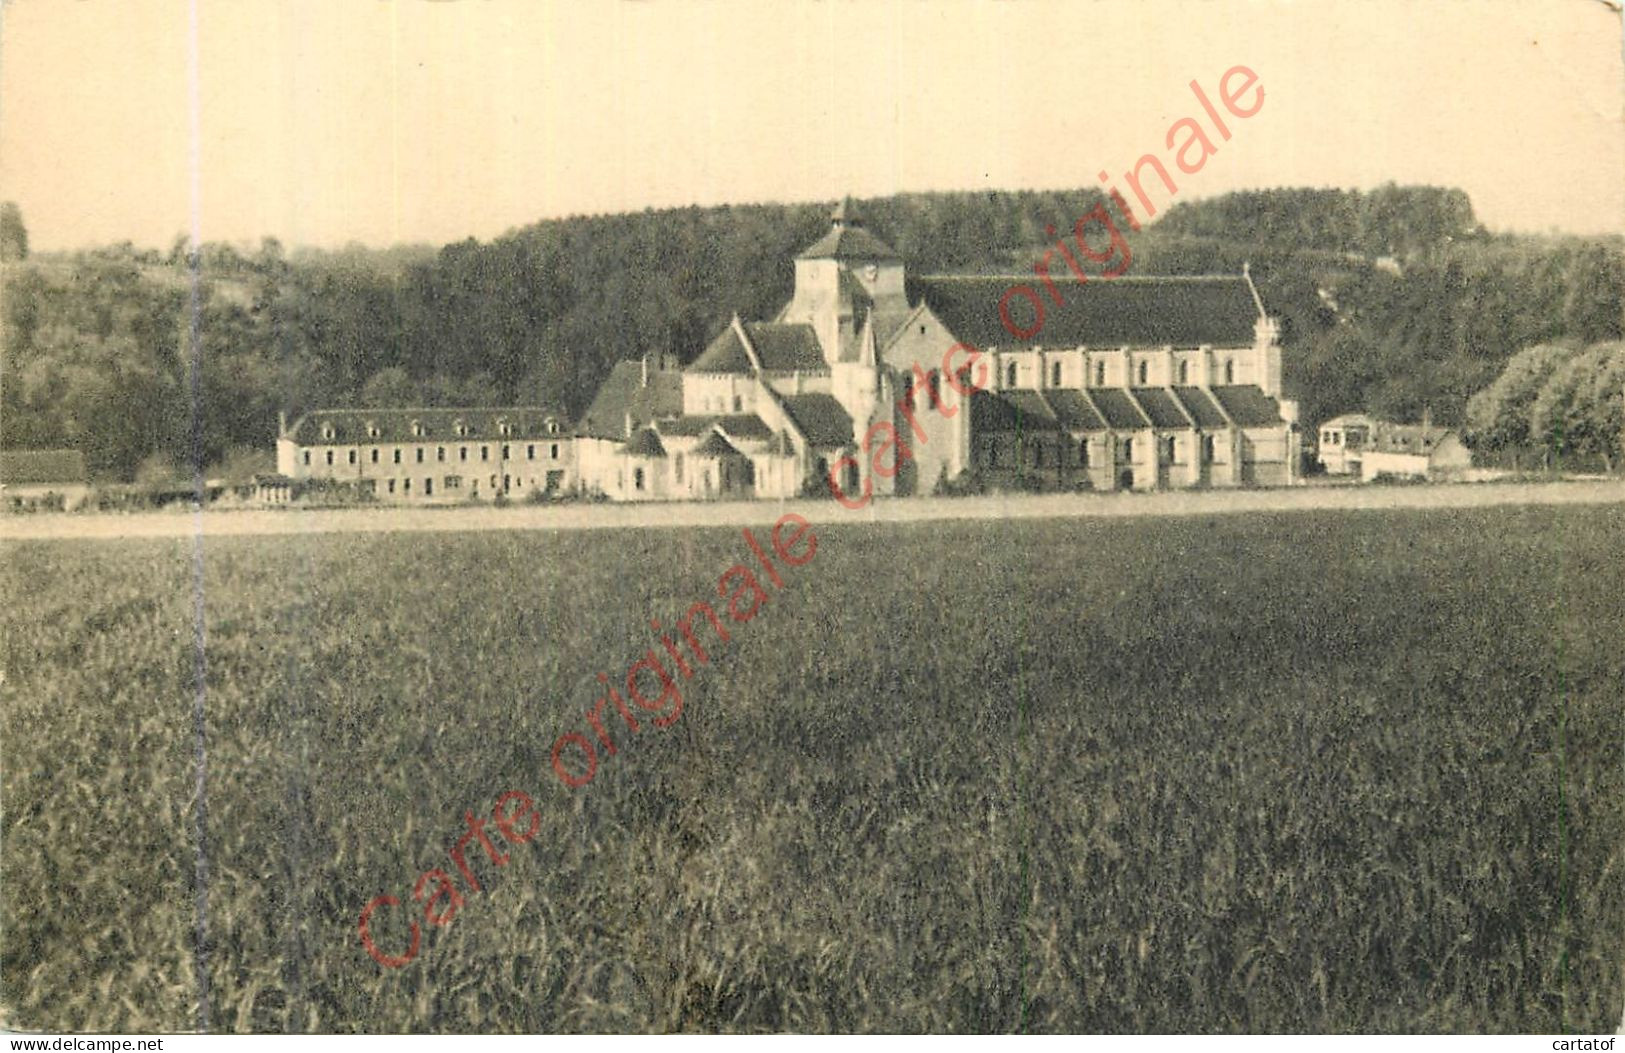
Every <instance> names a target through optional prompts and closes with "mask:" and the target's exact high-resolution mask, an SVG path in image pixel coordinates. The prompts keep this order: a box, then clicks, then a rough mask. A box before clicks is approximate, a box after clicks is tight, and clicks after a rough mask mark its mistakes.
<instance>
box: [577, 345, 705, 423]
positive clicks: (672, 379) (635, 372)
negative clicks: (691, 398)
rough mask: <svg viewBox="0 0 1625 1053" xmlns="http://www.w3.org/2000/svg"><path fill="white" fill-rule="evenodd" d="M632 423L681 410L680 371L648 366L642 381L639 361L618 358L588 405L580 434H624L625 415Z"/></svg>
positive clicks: (670, 415) (679, 413)
mask: <svg viewBox="0 0 1625 1053" xmlns="http://www.w3.org/2000/svg"><path fill="white" fill-rule="evenodd" d="M628 413H631V414H632V426H633V427H638V426H639V425H643V424H648V423H649V422H650V421H656V420H670V419H671V418H673V417H680V416H682V414H683V374H681V373H679V372H677V371H676V370H661V369H654V368H651V369H650V370H649V383H648V385H647V386H645V385H644V383H643V363H642V362H617V363H615V368H614V369H612V370H610V373H609V377H608V379H606V380H605V381H604V383H603V386H602V387H600V388H599V389H598V394H597V395H596V396H594V397H593V400H592V405H591V406H588V407H587V413H586V416H584V417H583V418H582V420H581V428H580V434H582V435H587V436H591V437H593V438H596V439H624V438H626V415H627V414H628Z"/></svg>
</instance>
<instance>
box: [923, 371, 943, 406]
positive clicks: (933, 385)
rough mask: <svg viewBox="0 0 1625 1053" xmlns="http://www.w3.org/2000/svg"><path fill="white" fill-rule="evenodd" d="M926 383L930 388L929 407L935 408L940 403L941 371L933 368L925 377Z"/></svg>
mask: <svg viewBox="0 0 1625 1053" xmlns="http://www.w3.org/2000/svg"><path fill="white" fill-rule="evenodd" d="M926 385H927V386H928V387H929V388H930V391H931V408H932V409H936V408H937V407H938V406H941V405H942V374H941V372H940V371H938V370H935V369H933V370H932V371H931V373H930V375H929V376H927V377H926Z"/></svg>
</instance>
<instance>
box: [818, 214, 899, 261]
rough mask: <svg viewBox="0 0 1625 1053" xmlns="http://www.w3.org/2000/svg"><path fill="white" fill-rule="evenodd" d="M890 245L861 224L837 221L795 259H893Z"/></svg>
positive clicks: (896, 256) (893, 253)
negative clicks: (854, 224) (853, 224)
mask: <svg viewBox="0 0 1625 1053" xmlns="http://www.w3.org/2000/svg"><path fill="white" fill-rule="evenodd" d="M899 258H900V257H899V256H898V255H897V253H895V252H893V251H892V247H891V246H890V245H887V244H886V243H885V242H884V241H881V240H880V239H879V238H877V237H875V236H874V235H873V234H871V233H869V231H868V230H866V229H864V228H863V227H861V226H852V225H850V224H842V223H837V224H835V225H833V226H831V227H830V229H829V232H828V233H826V234H825V235H824V236H823V237H821V238H819V239H818V240H817V241H815V242H813V243H812V244H811V245H808V246H807V248H806V249H805V250H803V251H802V253H801V255H800V256H798V257H797V259H803V260H828V259H834V260H895V259H899Z"/></svg>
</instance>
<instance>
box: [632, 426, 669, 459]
mask: <svg viewBox="0 0 1625 1053" xmlns="http://www.w3.org/2000/svg"><path fill="white" fill-rule="evenodd" d="M626 452H627V453H629V454H631V455H632V456H634V457H664V456H666V447H665V445H664V444H663V443H662V442H661V441H660V436H659V435H657V434H656V433H655V430H654V429H653V428H639V429H638V431H637V432H636V433H635V434H634V435H633V436H632V439H631V441H629V442H628V443H627V444H626Z"/></svg>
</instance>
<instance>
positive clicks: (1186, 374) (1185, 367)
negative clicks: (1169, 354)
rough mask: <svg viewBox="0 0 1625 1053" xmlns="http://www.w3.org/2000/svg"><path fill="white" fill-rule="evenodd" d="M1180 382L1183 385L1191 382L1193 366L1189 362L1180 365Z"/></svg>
mask: <svg viewBox="0 0 1625 1053" xmlns="http://www.w3.org/2000/svg"><path fill="white" fill-rule="evenodd" d="M1179 382H1180V383H1181V384H1189V383H1190V382H1191V364H1190V363H1189V362H1181V363H1180V364H1179Z"/></svg>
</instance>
